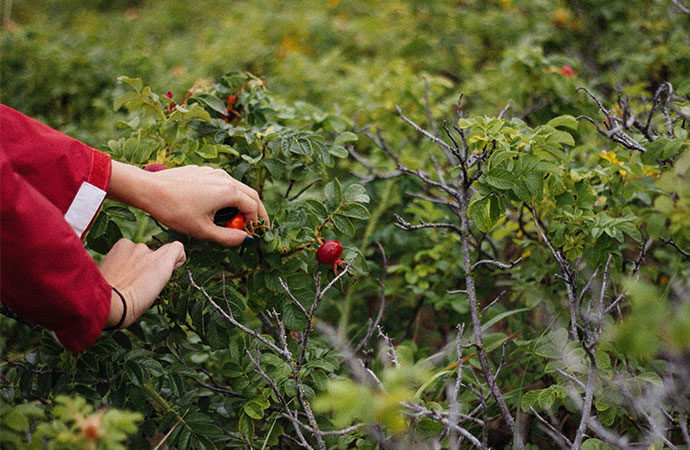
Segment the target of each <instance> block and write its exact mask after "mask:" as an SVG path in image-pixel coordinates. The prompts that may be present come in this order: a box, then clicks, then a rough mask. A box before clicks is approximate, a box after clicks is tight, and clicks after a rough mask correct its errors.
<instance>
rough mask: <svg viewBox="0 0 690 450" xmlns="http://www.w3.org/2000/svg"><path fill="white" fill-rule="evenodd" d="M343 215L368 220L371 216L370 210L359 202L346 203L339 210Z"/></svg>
mask: <svg viewBox="0 0 690 450" xmlns="http://www.w3.org/2000/svg"><path fill="white" fill-rule="evenodd" d="M338 213H339V214H342V215H343V216H347V217H352V218H353V219H361V220H366V219H368V218H369V217H370V215H369V210H368V209H367V208H366V207H365V206H363V205H360V204H359V203H350V204H349V205H345V206H343V207H342V208H340V210H339V211H338Z"/></svg>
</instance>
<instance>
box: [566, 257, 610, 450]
mask: <svg viewBox="0 0 690 450" xmlns="http://www.w3.org/2000/svg"><path fill="white" fill-rule="evenodd" d="M607 265H608V264H607ZM596 374H597V363H596V361H595V360H594V358H592V357H591V356H590V360H589V375H587V387H586V388H585V401H584V404H583V405H582V418H581V419H580V425H579V426H578V427H577V432H576V433H575V440H574V441H573V448H575V449H576V450H579V449H580V447H581V446H582V441H583V439H584V437H585V431H586V430H587V424H588V422H589V418H590V415H591V413H592V400H593V398H594V380H595V378H596Z"/></svg>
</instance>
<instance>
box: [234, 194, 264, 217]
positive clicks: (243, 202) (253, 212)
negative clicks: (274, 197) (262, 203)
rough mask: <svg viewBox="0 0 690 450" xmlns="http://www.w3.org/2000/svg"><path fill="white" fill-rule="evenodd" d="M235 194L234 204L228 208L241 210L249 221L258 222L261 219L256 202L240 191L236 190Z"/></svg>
mask: <svg viewBox="0 0 690 450" xmlns="http://www.w3.org/2000/svg"><path fill="white" fill-rule="evenodd" d="M234 194H235V195H234V197H235V198H234V202H233V203H234V204H233V205H228V206H234V207H235V208H237V209H239V210H240V212H241V213H242V214H243V215H244V218H245V219H247V220H257V219H258V218H259V215H258V209H259V208H258V205H257V204H256V201H255V200H254V199H253V198H251V197H250V196H249V195H247V194H245V193H244V192H243V191H241V190H239V189H237V190H235V192H234Z"/></svg>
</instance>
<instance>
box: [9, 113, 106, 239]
mask: <svg viewBox="0 0 690 450" xmlns="http://www.w3.org/2000/svg"><path fill="white" fill-rule="evenodd" d="M0 148H1V149H2V152H3V153H5V155H6V156H7V158H8V159H9V160H10V161H11V163H12V167H13V168H14V171H15V172H16V173H17V174H18V175H19V176H21V177H22V178H24V179H25V180H26V181H27V182H28V183H29V184H30V185H32V186H33V187H34V188H36V190H38V191H39V192H40V193H41V194H43V196H44V197H45V198H46V199H48V201H49V202H50V203H52V204H53V205H55V206H56V207H57V208H58V209H59V210H60V212H62V214H63V215H64V217H65V220H66V221H67V222H68V223H69V224H70V225H71V226H72V228H73V229H74V231H75V232H76V233H77V234H78V235H79V237H83V236H84V235H85V234H86V230H87V229H88V227H89V225H90V224H91V222H92V220H93V219H94V217H95V216H96V213H97V212H98V209H99V208H100V206H101V204H102V203H103V199H104V198H105V194H106V191H107V190H108V184H109V183H110V170H111V164H110V156H108V155H107V154H105V153H103V152H99V151H98V150H95V149H93V148H91V147H89V146H88V145H86V144H83V143H81V142H79V141H77V140H76V139H72V138H71V137H69V136H66V135H64V134H62V133H60V132H58V131H56V130H54V129H52V128H50V127H48V126H46V125H43V124H42V123H40V122H38V121H36V120H33V119H31V118H29V117H27V116H25V115H23V114H21V113H19V112H18V111H15V110H13V109H12V108H9V107H7V106H5V105H0Z"/></svg>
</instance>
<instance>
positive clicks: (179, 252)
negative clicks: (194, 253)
mask: <svg viewBox="0 0 690 450" xmlns="http://www.w3.org/2000/svg"><path fill="white" fill-rule="evenodd" d="M156 253H157V254H158V256H159V257H160V258H161V259H162V261H163V262H164V264H163V265H164V267H168V266H169V267H170V268H171V269H170V272H172V271H173V270H175V269H178V268H180V267H181V266H182V264H184V262H185V261H186V260H187V255H186V253H185V251H184V245H182V243H181V242H179V241H174V242H170V243H168V244H165V245H163V246H162V247H160V248H159V249H158V250H156Z"/></svg>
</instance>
